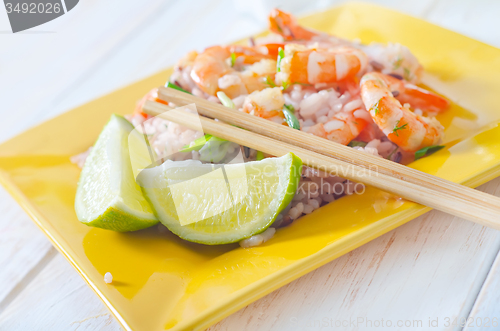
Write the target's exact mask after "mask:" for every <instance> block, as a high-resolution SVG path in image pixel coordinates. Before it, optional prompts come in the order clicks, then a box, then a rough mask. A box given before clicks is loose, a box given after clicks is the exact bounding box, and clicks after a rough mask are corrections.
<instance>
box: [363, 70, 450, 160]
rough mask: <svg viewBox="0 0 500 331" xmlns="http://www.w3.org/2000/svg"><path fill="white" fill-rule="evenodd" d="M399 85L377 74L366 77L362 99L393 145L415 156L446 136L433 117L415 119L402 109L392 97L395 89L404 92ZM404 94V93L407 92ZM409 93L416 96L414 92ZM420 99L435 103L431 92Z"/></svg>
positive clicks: (391, 78) (412, 90) (411, 114)
mask: <svg viewBox="0 0 500 331" xmlns="http://www.w3.org/2000/svg"><path fill="white" fill-rule="evenodd" d="M396 81H397V79H396ZM396 81H395V80H394V78H393V77H391V76H388V75H384V74H381V73H378V72H372V73H369V74H366V75H364V76H363V78H362V79H361V98H362V99H363V103H364V104H365V107H366V109H368V110H369V111H370V115H371V117H372V118H373V120H374V122H375V123H376V124H377V125H378V127H379V128H380V129H381V130H382V131H383V132H384V134H385V135H386V136H387V137H388V138H389V140H390V141H392V142H393V143H395V144H396V145H398V146H399V147H400V148H401V149H402V150H404V151H406V152H416V151H417V150H419V149H421V148H424V147H428V146H432V145H436V144H438V143H439V142H440V141H441V139H442V137H443V134H444V128H443V126H442V125H441V123H439V121H438V120H436V119H435V118H433V117H432V118H428V117H423V116H419V115H415V114H414V113H413V112H411V111H410V110H409V109H407V108H405V107H403V106H401V103H400V102H399V101H398V100H397V99H396V98H395V97H394V96H393V93H391V89H392V88H394V87H395V86H396V85H398V86H399V88H401V84H400V83H397V82H396ZM403 87H404V86H403ZM402 91H403V92H404V89H403V90H402ZM410 91H411V92H414V91H415V89H410ZM419 95H420V96H425V97H427V99H425V101H426V102H429V101H431V102H432V101H433V99H435V97H432V98H431V97H429V95H431V93H430V92H428V93H423V94H419ZM422 99H423V98H421V99H418V98H417V100H422ZM439 107H440V106H437V108H439Z"/></svg>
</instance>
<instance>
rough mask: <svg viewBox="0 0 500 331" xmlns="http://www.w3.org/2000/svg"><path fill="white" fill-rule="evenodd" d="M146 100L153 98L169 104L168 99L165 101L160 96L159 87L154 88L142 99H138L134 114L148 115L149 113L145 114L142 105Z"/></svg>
mask: <svg viewBox="0 0 500 331" xmlns="http://www.w3.org/2000/svg"><path fill="white" fill-rule="evenodd" d="M146 100H153V101H156V102H159V103H163V104H165V105H168V102H167V101H164V100H162V99H160V98H158V88H154V89H152V90H151V91H149V92H148V93H146V94H145V95H144V96H143V97H142V99H141V100H139V101H137V104H136V105H135V110H134V112H133V115H141V116H143V117H146V118H147V117H148V114H145V113H143V112H142V106H144V104H145V103H146Z"/></svg>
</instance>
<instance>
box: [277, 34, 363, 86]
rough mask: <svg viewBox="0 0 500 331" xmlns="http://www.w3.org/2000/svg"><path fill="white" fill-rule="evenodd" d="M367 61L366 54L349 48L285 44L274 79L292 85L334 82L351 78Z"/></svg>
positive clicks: (361, 69) (360, 70)
mask: <svg viewBox="0 0 500 331" xmlns="http://www.w3.org/2000/svg"><path fill="white" fill-rule="evenodd" d="M367 63H368V58H367V57H366V55H365V54H364V53H363V52H362V51H360V50H358V49H356V48H352V47H337V48H333V49H315V48H307V47H305V46H303V45H298V44H287V45H285V56H284V58H283V59H281V61H280V69H279V71H280V72H279V73H278V75H277V79H278V80H279V81H281V82H289V83H292V84H293V83H300V84H316V83H334V82H337V81H340V80H343V79H350V78H353V77H354V76H356V75H357V74H358V73H359V72H362V71H363V70H365V68H366V66H367Z"/></svg>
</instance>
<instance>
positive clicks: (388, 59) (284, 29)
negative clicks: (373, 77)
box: [269, 9, 423, 83]
mask: <svg viewBox="0 0 500 331" xmlns="http://www.w3.org/2000/svg"><path fill="white" fill-rule="evenodd" d="M269 23H270V24H269V29H270V30H271V31H273V32H275V33H278V34H280V35H281V36H282V37H283V38H284V39H285V41H289V42H290V41H293V42H296V43H302V44H306V45H311V44H312V43H313V42H314V43H317V44H318V45H319V46H320V47H322V48H329V47H337V46H341V45H343V46H348V47H353V48H358V49H360V50H362V51H363V52H364V53H365V54H366V55H367V57H368V60H369V63H370V64H373V69H374V70H377V71H381V72H382V73H384V74H390V73H394V74H398V75H400V76H401V77H404V78H405V80H407V81H410V82H412V83H418V82H419V80H420V76H421V74H422V71H423V69H422V66H421V65H420V63H419V62H418V60H417V58H416V57H415V55H413V54H412V53H411V52H410V50H409V49H408V48H407V47H405V46H403V45H401V44H397V43H388V44H380V43H371V44H369V45H361V44H359V43H357V42H353V41H349V40H346V39H342V38H339V37H336V36H333V35H328V34H326V33H321V32H318V31H314V30H310V29H306V28H304V27H302V26H300V25H299V24H298V23H297V20H296V19H295V17H294V16H292V15H291V14H289V13H286V12H283V11H281V10H279V9H273V10H272V11H271V14H270V15H269Z"/></svg>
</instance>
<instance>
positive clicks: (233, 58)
mask: <svg viewBox="0 0 500 331" xmlns="http://www.w3.org/2000/svg"><path fill="white" fill-rule="evenodd" d="M235 63H236V54H235V53H234V52H233V53H231V67H234V64H235Z"/></svg>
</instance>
